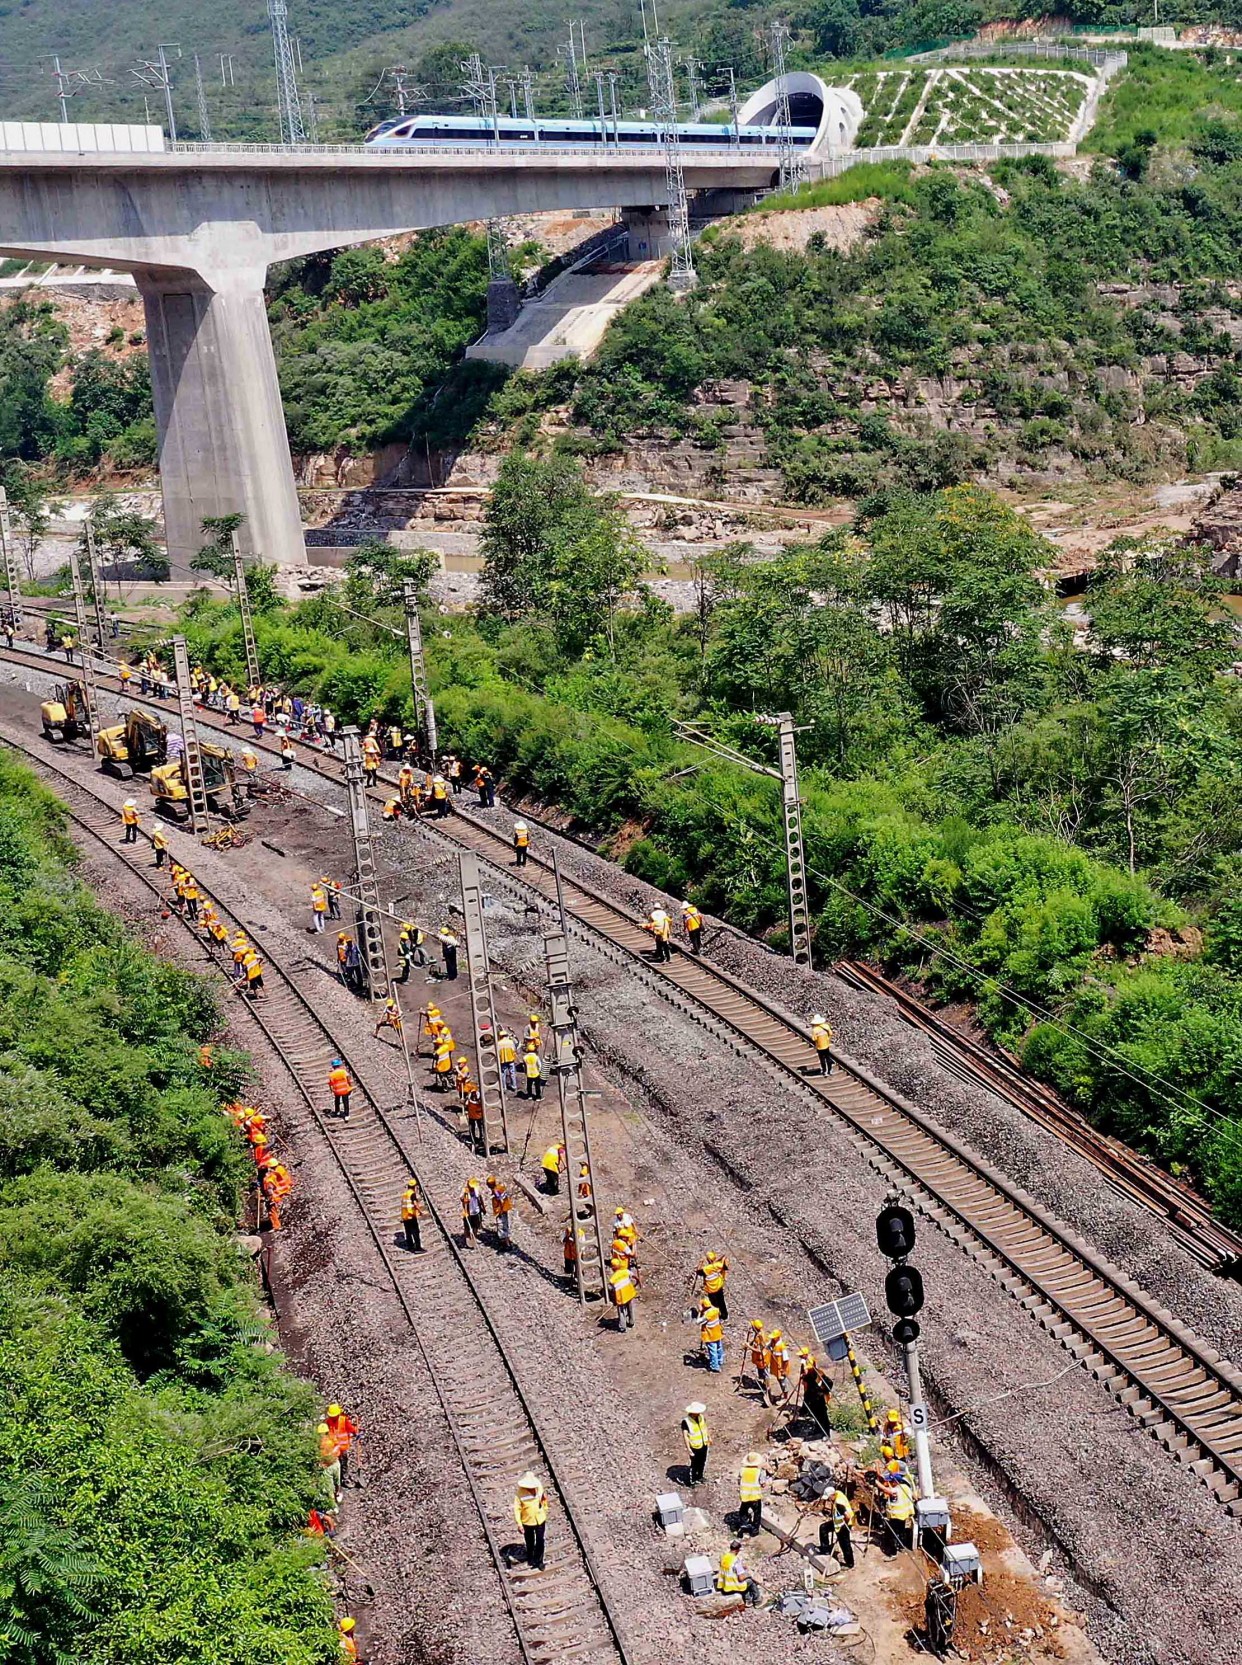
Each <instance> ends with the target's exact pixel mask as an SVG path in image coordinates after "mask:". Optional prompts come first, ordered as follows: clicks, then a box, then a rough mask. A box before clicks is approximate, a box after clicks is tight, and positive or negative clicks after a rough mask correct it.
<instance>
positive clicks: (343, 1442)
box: [324, 1405, 358, 1490]
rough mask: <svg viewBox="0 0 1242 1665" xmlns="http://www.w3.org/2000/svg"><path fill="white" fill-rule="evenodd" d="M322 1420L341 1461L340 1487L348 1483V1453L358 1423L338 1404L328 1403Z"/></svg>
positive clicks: (351, 1446)
mask: <svg viewBox="0 0 1242 1665" xmlns="http://www.w3.org/2000/svg"><path fill="white" fill-rule="evenodd" d="M324 1421H325V1422H326V1423H327V1424H328V1432H329V1433H330V1434H331V1435H332V1438H333V1439H334V1440H335V1441H336V1447H337V1454H338V1456H339V1457H340V1462H341V1489H342V1490H344V1488H345V1487H346V1486H347V1485H348V1484H349V1453H350V1451H351V1450H352V1448H353V1443H354V1435H355V1434H356V1433H357V1432H358V1424H357V1423H356V1422H355V1421H354V1419H353V1417H352V1416H348V1415H347V1414H346V1413H345V1412H344V1411H343V1410H342V1409H341V1407H340V1406H339V1405H329V1406H328V1410H327V1415H326V1416H325V1417H324Z"/></svg>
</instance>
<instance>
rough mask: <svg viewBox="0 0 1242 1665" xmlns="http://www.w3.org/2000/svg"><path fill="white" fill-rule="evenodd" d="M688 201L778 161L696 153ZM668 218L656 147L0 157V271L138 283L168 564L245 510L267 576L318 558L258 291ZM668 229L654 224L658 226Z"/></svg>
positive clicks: (749, 181) (690, 163) (742, 182)
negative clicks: (576, 214) (346, 258)
mask: <svg viewBox="0 0 1242 1665" xmlns="http://www.w3.org/2000/svg"><path fill="white" fill-rule="evenodd" d="M684 161H685V174H686V185H687V188H688V189H689V190H691V191H704V190H719V191H729V190H734V191H739V192H741V191H754V190H757V189H762V188H764V187H766V186H768V185H769V184H770V183H771V182H772V178H773V173H774V170H775V168H776V165H777V164H776V155H775V152H774V151H773V150H768V149H767V148H766V147H765V148H764V150H761V151H760V152H759V154H757V155H756V154H755V153H754V152H753V151H743V150H741V149H737V148H735V149H731V148H729V147H728V145H727V142H722V144H721V146H720V148H719V149H716V148H715V147H713V148H712V149H711V150H710V151H696V152H695V153H693V154H691V153H690V152H689V151H688V150H687V151H686V152H684ZM666 201H667V187H666V184H665V175H664V167H663V157H662V153H661V152H660V150H659V149H658V147H654V146H653V147H650V148H642V149H639V148H637V147H635V148H633V149H630V148H627V147H625V146H621V147H614V146H605V147H602V148H601V149H598V150H587V149H581V150H577V149H575V150H553V149H550V148H546V147H543V148H539V149H535V148H533V147H528V148H526V149H523V150H516V149H514V150H509V149H492V148H488V149H462V150H455V151H449V150H443V149H440V148H436V149H434V150H433V149H430V148H428V149H425V150H421V151H415V150H404V151H398V152H392V151H388V152H385V151H382V150H368V149H365V148H363V147H362V146H348V147H346V146H342V147H340V148H338V149H331V148H327V147H325V148H322V149H309V148H308V149H305V150H296V151H291V150H282V149H281V148H280V147H276V146H273V147H264V146H251V147H246V146H235V147H223V148H219V149H213V148H210V147H201V148H200V147H180V148H178V149H177V150H173V151H151V152H135V151H125V152H114V153H100V152H94V151H87V152H84V153H76V152H58V151H50V150H49V151H20V152H19V151H9V152H3V153H0V255H6V256H7V255H11V256H16V257H18V258H21V257H26V258H28V259H36V260H43V259H48V260H60V261H64V260H75V261H78V262H81V263H83V264H86V265H101V266H110V267H112V268H114V269H115V270H121V271H129V272H132V273H133V275H134V278H135V280H136V282H137V285H138V288H139V291H140V292H141V294H142V298H143V302H144V305H145V308H146V322H147V342H148V352H149V354H150V360H151V380H152V386H153V391H154V400H155V417H156V426H157V430H158V434H159V463H160V480H161V486H162V490H163V497H164V519H165V528H166V532H167V539H168V552H169V556H170V559H171V561H172V563H173V567H174V569H176V570H184V568H185V567H186V565H187V564H188V562H189V560H190V558H191V557H192V556H193V554H194V553H195V551H196V550H197V549H198V547H199V545H200V543H201V541H202V538H201V531H200V526H201V522H202V520H203V519H204V517H205V516H208V515H222V514H228V513H233V512H237V511H240V512H241V513H243V514H244V515H245V517H246V521H245V534H244V538H245V542H246V543H247V544H248V546H249V549H250V551H251V552H252V553H253V554H254V555H255V556H256V557H259V558H261V559H264V560H267V561H276V560H284V561H290V560H301V559H304V556H305V547H304V542H303V537H302V523H301V516H300V514H299V510H298V501H297V493H296V490H295V487H294V477H293V466H292V461H291V458H290V454H289V441H288V438H287V435H286V432H285V424H284V416H283V412H282V409H281V401H280V389H279V385H278V382H277V377H276V362H275V357H274V354H273V351H272V343H271V338H270V336H269V334H268V325H267V313H266V309H265V306H264V298H263V285H264V280H265V278H266V276H267V270H268V267H269V266H270V265H272V264H273V263H274V262H276V261H281V260H289V259H292V258H294V257H296V256H299V255H307V254H314V253H316V252H317V251H320V250H325V249H334V248H340V247H342V246H345V245H348V244H355V243H363V242H367V241H369V240H370V239H373V238H377V237H386V236H391V235H393V234H394V233H397V232H403V231H414V230H419V229H422V228H425V227H429V226H440V225H453V224H459V223H461V222H463V221H468V220H486V219H492V218H497V217H504V216H507V215H517V214H529V213H534V212H539V211H546V210H557V209H571V208H574V207H576V206H578V205H580V204H613V205H618V204H619V205H622V206H623V207H628V208H632V209H635V210H642V209H646V210H648V211H649V212H650V211H651V210H652V208H653V205H654V207H655V208H657V209H658V208H659V207H660V206H661V205H664V204H665V203H666ZM655 218H656V219H657V220H658V218H659V216H658V215H656V216H655Z"/></svg>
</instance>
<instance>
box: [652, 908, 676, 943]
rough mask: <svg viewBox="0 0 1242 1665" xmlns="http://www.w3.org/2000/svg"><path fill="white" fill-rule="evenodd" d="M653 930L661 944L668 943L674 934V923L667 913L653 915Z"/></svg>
mask: <svg viewBox="0 0 1242 1665" xmlns="http://www.w3.org/2000/svg"><path fill="white" fill-rule="evenodd" d="M651 929H652V931H653V932H654V933H655V935H656V936H658V937H659V939H660V941H661V942H667V941H668V939H669V937H670V936H671V935H672V933H673V922H672V920H671V919H670V918H669V916H668V915H667V914H666V913H653V914H652V916H651Z"/></svg>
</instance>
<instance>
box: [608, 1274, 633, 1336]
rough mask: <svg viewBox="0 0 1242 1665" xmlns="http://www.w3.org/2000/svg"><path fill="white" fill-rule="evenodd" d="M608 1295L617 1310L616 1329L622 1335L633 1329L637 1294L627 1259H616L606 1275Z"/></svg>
mask: <svg viewBox="0 0 1242 1665" xmlns="http://www.w3.org/2000/svg"><path fill="white" fill-rule="evenodd" d="M608 1293H609V1296H610V1298H611V1300H612V1303H613V1305H614V1306H615V1307H616V1309H617V1328H618V1330H620V1331H621V1333H622V1335H624V1334H625V1332H626V1330H632V1329H633V1328H634V1297H635V1296H636V1295H637V1294H638V1288H637V1285H636V1284H635V1282H634V1274H633V1272H632V1271H631V1270H630V1263H629V1260H628V1259H623V1258H621V1257H620V1256H618V1257H616V1258H615V1259H614V1260H613V1261H612V1264H611V1267H610V1269H609V1273H608Z"/></svg>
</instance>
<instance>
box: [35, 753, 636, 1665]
mask: <svg viewBox="0 0 1242 1665" xmlns="http://www.w3.org/2000/svg"><path fill="white" fill-rule="evenodd" d="M3 739H4V743H5V744H6V745H11V746H13V747H15V748H17V749H19V750H21V751H22V752H24V753H25V755H26V756H27V757H29V758H30V759H31V760H32V761H33V762H34V763H35V764H37V765H38V766H39V767H40V768H42V769H44V770H50V771H51V772H52V773H54V774H55V775H57V776H58V777H59V778H60V779H61V780H62V781H64V782H65V783H66V785H67V788H68V791H69V793H70V794H71V795H79V796H80V797H83V798H87V799H88V800H89V801H90V802H91V804H92V806H93V808H94V810H95V811H96V813H94V814H92V813H87V812H84V811H83V810H82V809H81V808H78V807H75V805H74V804H73V802H69V803H68V804H67V808H68V812H69V814H70V816H71V817H72V820H73V822H74V825H75V826H76V827H77V828H78V829H79V830H80V831H81V832H83V833H85V834H87V835H88V836H89V838H90V839H91V841H92V842H93V843H94V844H96V845H97V846H102V847H103V849H104V850H105V851H106V852H107V854H108V855H109V857H110V858H111V859H113V860H115V861H118V862H121V863H122V864H123V865H124V866H125V867H126V868H127V869H128V870H129V872H130V873H132V874H133V875H134V876H135V877H136V878H137V879H139V880H140V881H141V882H142V883H143V884H144V885H145V886H146V888H147V889H148V890H150V891H151V892H152V893H153V894H154V895H156V896H157V897H159V898H160V899H161V900H164V899H165V889H164V887H162V886H161V885H160V884H159V883H158V882H156V880H155V879H154V877H153V875H152V872H151V870H150V869H149V868H148V867H147V866H146V865H145V864H144V863H141V862H139V861H136V860H134V859H132V858H131V857H130V856H129V855H128V854H127V853H126V849H125V847H124V846H122V845H118V844H117V841H116V827H117V819H116V806H115V805H114V804H112V803H110V802H109V801H108V800H107V799H106V798H104V797H103V796H102V795H100V794H98V793H96V792H93V791H92V790H91V789H90V788H89V787H88V786H86V785H85V784H84V783H83V782H82V781H80V780H79V779H78V778H77V777H76V776H75V775H74V774H71V773H70V772H69V771H68V770H66V769H65V768H64V767H63V766H62V765H61V763H60V761H59V760H58V759H57V758H56V757H55V756H54V755H53V756H51V757H49V756H47V755H46V754H45V753H43V752H41V751H38V750H36V749H35V748H34V747H32V746H28V745H26V744H24V743H23V742H22V741H19V740H17V739H15V738H13V737H12V735H11V734H9V733H6V734H5V735H4V736H3ZM105 811H106V817H107V819H106V822H105V820H104V819H103V814H104V812H105ZM139 848H142V849H144V850H145V848H146V845H145V844H144V845H141V846H139ZM199 886H200V889H201V890H202V891H203V893H204V895H211V899H212V901H213V902H214V903H215V905H216V907H217V910H218V912H219V913H220V915H221V917H222V918H223V919H225V920H226V921H227V922H230V923H231V924H232V925H234V926H235V927H239V928H242V929H244V928H245V927H244V925H243V924H242V921H241V920H240V919H239V918H238V917H237V915H236V912H235V911H234V910H232V909H230V907H229V906H228V904H227V903H225V902H223V901H222V900H221V899H220V898H219V897H217V896H215V895H213V894H212V893H211V892H210V890H209V889H208V887H206V886H205V885H203V883H202V880H201V879H200V880H199ZM185 929H186V930H187V932H188V933H189V934H190V936H191V937H192V938H193V939H194V940H195V941H196V942H197V943H198V944H199V946H200V947H201V948H202V949H203V952H204V955H205V956H206V957H207V958H209V959H212V961H213V963H215V964H217V965H219V961H218V960H215V959H214V956H212V955H211V954H210V952H209V951H208V950H207V949H206V947H205V946H204V945H203V943H202V939H201V937H200V935H199V933H198V932H197V931H195V930H194V929H193V927H192V926H190V925H189V924H186V926H185ZM263 954H264V963H265V967H266V969H267V976H266V977H265V980H264V981H265V989H266V991H267V992H266V998H265V999H264V1000H263V1002H262V1003H261V1004H254V1005H251V1004H250V1003H249V1002H246V1009H247V1011H248V1012H249V1013H250V1015H252V1016H253V1017H254V1019H255V1021H256V1022H257V1023H258V1024H259V1026H260V1028H261V1029H262V1030H263V1032H264V1034H265V1035H266V1036H267V1039H268V1040H269V1042H270V1043H271V1045H272V1046H273V1047H274V1048H275V1050H276V1052H277V1053H278V1054H279V1056H280V1058H281V1059H282V1061H283V1062H284V1064H285V1067H286V1068H287V1070H288V1072H289V1074H290V1076H291V1077H292V1079H293V1081H294V1082H295V1083H296V1085H297V1089H298V1092H299V1094H300V1095H301V1099H302V1102H303V1105H304V1107H305V1118H304V1122H303V1126H302V1128H301V1131H304V1132H311V1133H313V1134H316V1135H318V1137H319V1138H321V1139H322V1141H323V1142H324V1143H325V1144H326V1145H327V1146H328V1148H329V1149H330V1150H331V1152H332V1154H333V1156H334V1157H335V1159H336V1162H337V1165H338V1167H339V1169H340V1171H341V1174H342V1176H343V1178H344V1180H345V1182H346V1184H347V1185H348V1187H349V1189H350V1192H351V1193H352V1195H353V1198H354V1202H355V1204H356V1206H357V1209H358V1214H359V1217H360V1218H361V1219H363V1220H364V1221H365V1223H366V1226H367V1229H368V1231H369V1232H370V1235H371V1238H372V1240H373V1242H374V1244H375V1248H376V1251H377V1253H378V1254H379V1256H380V1259H381V1260H382V1262H383V1264H384V1267H385V1270H386V1272H387V1274H388V1278H389V1281H390V1283H391V1286H392V1289H393V1292H394V1294H395V1295H396V1298H397V1300H398V1302H399V1303H400V1306H401V1309H402V1311H403V1312H404V1314H405V1316H406V1319H407V1320H408V1322H409V1326H410V1330H411V1333H412V1335H413V1338H414V1341H415V1345H416V1346H417V1348H418V1351H419V1353H420V1354H421V1356H422V1358H423V1361H424V1363H425V1365H426V1370H427V1375H428V1378H429V1380H430V1381H431V1383H432V1384H433V1386H434V1388H435V1391H436V1394H437V1396H438V1398H439V1401H440V1405H441V1409H442V1411H443V1413H444V1417H445V1420H446V1422H447V1424H448V1427H449V1430H450V1432H451V1435H452V1438H453V1441H454V1444H455V1445H456V1447H457V1450H458V1452H459V1454H460V1457H461V1461H462V1466H463V1468H464V1471H465V1474H466V1478H467V1482H468V1485H469V1487H470V1491H471V1494H472V1496H473V1499H474V1503H475V1506H476V1508H477V1510H478V1515H479V1520H480V1522H481V1525H482V1529H483V1533H484V1536H485V1537H486V1540H487V1543H488V1547H489V1549H490V1551H491V1554H492V1558H493V1560H494V1562H495V1565H496V1569H497V1574H498V1577H499V1580H500V1584H501V1588H502V1591H503V1593H504V1599H505V1602H506V1604H507V1606H508V1609H509V1613H510V1615H511V1618H512V1620H513V1625H514V1630H515V1633H516V1636H517V1639H518V1642H519V1645H520V1647H521V1651H522V1656H523V1658H524V1660H525V1661H526V1662H527V1665H553V1662H556V1665H559V1662H561V1661H572V1662H576V1665H628V1658H629V1656H628V1653H627V1650H626V1646H625V1642H624V1640H623V1632H622V1628H621V1624H620V1621H619V1619H618V1618H617V1617H616V1615H615V1614H614V1612H613V1610H612V1608H611V1606H610V1605H609V1603H608V1601H607V1599H606V1597H605V1595H604V1593H603V1591H602V1590H601V1587H600V1584H599V1582H598V1580H597V1577H596V1573H595V1568H594V1564H593V1561H592V1558H591V1555H590V1551H589V1549H588V1548H587V1545H586V1542H585V1538H584V1536H583V1533H582V1530H581V1527H580V1525H579V1522H578V1519H577V1517H576V1515H575V1512H574V1508H573V1506H572V1501H571V1498H570V1496H569V1491H568V1486H567V1482H566V1480H565V1477H564V1475H563V1474H562V1473H561V1472H560V1470H559V1468H558V1465H557V1463H556V1461H555V1459H554V1457H553V1454H552V1452H551V1450H550V1448H549V1446H548V1444H547V1442H546V1441H545V1439H544V1437H543V1435H542V1433H541V1432H540V1429H539V1426H538V1423H537V1421H536V1416H535V1413H534V1411H533V1409H532V1407H531V1404H530V1401H529V1398H528V1397H527V1394H526V1392H525V1390H524V1387H523V1385H522V1383H521V1382H520V1381H519V1379H518V1375H517V1373H516V1371H515V1369H514V1367H513V1365H512V1363H511V1361H510V1359H509V1357H508V1355H507V1353H506V1350H505V1348H504V1346H503V1344H502V1342H501V1338H500V1335H499V1333H498V1331H497V1329H496V1326H495V1325H494V1323H493V1320H492V1317H491V1315H490V1313H489V1311H488V1307H487V1302H486V1299H485V1297H484V1296H483V1294H482V1292H481V1291H480V1290H479V1288H478V1287H477V1285H476V1284H475V1282H474V1280H473V1278H472V1277H471V1275H470V1271H469V1268H468V1266H467V1264H466V1256H465V1255H464V1254H463V1252H462V1250H461V1249H460V1248H459V1247H458V1244H457V1243H456V1241H455V1239H454V1237H453V1235H452V1232H451V1231H450V1229H449V1226H448V1224H447V1221H448V1219H450V1218H452V1217H453V1209H454V1207H455V1203H456V1198H455V1196H453V1195H449V1194H447V1193H446V1191H445V1188H444V1186H443V1185H442V1184H441V1183H440V1182H439V1181H438V1180H437V1179H436V1178H435V1176H433V1175H431V1174H429V1173H427V1172H425V1171H420V1170H419V1169H418V1168H417V1167H416V1165H415V1163H414V1161H413V1160H412V1158H411V1156H410V1154H409V1152H408V1151H407V1149H406V1146H405V1142H404V1139H403V1137H402V1134H401V1132H400V1130H399V1129H398V1128H397V1127H396V1125H395V1123H394V1121H393V1119H392V1115H391V1114H390V1113H389V1112H387V1111H385V1110H384V1109H383V1108H382V1107H381V1105H380V1104H379V1102H378V1101H377V1099H376V1098H375V1097H374V1096H373V1095H371V1094H370V1093H368V1092H367V1091H366V1090H365V1087H364V1083H365V1079H366V1074H367V1070H366V1067H365V1066H364V1065H363V1066H360V1065H359V1064H357V1063H356V1062H355V1061H353V1060H352V1059H351V1058H350V1055H349V1052H348V1051H347V1050H346V1049H345V1048H344V1047H343V1046H342V1044H341V1042H340V1041H339V1040H337V1039H336V1038H335V1037H334V1036H333V1034H332V1032H331V1030H330V1029H329V1028H328V1026H327V1024H326V1023H325V1022H324V1020H323V1019H322V1018H321V1017H320V1015H319V1013H318V1012H317V1011H316V1010H315V1008H314V1007H313V1005H312V1004H311V1003H310V1002H309V1001H308V1000H307V999H306V998H305V997H304V996H303V995H302V994H301V992H300V990H299V989H298V987H297V985H296V984H295V982H294V981H293V979H292V977H291V976H290V974H289V973H288V972H286V971H285V970H284V969H283V968H282V966H281V965H280V963H279V961H278V960H277V959H276V958H275V957H274V956H273V955H272V953H271V949H270V946H269V945H268V944H267V943H265V944H264V947H263ZM333 1057H339V1058H342V1059H344V1060H345V1062H346V1064H347V1066H348V1067H349V1069H350V1073H351V1074H352V1076H353V1079H354V1081H355V1083H356V1090H355V1093H354V1095H353V1101H352V1105H351V1113H350V1117H349V1120H348V1121H340V1120H338V1119H337V1118H335V1117H334V1116H332V1115H330V1114H329V1113H327V1112H326V1111H325V1110H324V1109H323V1108H322V1100H323V1098H324V1096H325V1090H324V1080H325V1075H326V1069H327V1064H328V1061H329V1059H331V1058H333ZM412 1173H417V1175H418V1179H419V1182H420V1186H421V1188H422V1192H423V1196H424V1200H425V1202H426V1204H427V1207H428V1216H429V1217H428V1218H427V1219H426V1220H425V1221H424V1222H423V1225H424V1230H423V1245H424V1248H423V1252H422V1253H421V1254H411V1253H409V1252H407V1251H406V1250H405V1249H403V1248H400V1247H397V1244H398V1242H399V1237H398V1234H397V1232H396V1231H395V1229H394V1227H395V1222H396V1221H397V1220H398V1218H399V1213H400V1200H401V1194H402V1191H403V1189H404V1186H405V1182H406V1180H407V1178H408V1177H409V1175H410V1174H412ZM527 1469H534V1470H535V1471H536V1472H537V1473H539V1474H540V1476H541V1478H543V1480H544V1482H545V1485H546V1488H547V1491H548V1495H549V1499H550V1502H551V1506H552V1515H551V1519H552V1523H553V1530H552V1532H551V1534H550V1545H549V1549H548V1552H547V1560H546V1566H545V1568H544V1570H543V1571H542V1572H536V1571H534V1570H533V1569H531V1568H529V1567H528V1566H527V1565H526V1564H525V1561H524V1560H523V1559H522V1558H521V1554H520V1550H519V1551H517V1553H516V1556H515V1555H514V1553H513V1552H512V1551H510V1550H509V1549H508V1547H507V1546H509V1545H511V1544H512V1540H513V1537H514V1532H515V1528H514V1525H513V1517H512V1504H513V1491H514V1484H515V1481H516V1479H517V1476H518V1475H519V1474H521V1473H523V1472H524V1471H525V1470H527ZM562 1524H563V1525H565V1526H567V1527H568V1530H558V1528H560V1527H561V1526H562Z"/></svg>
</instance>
